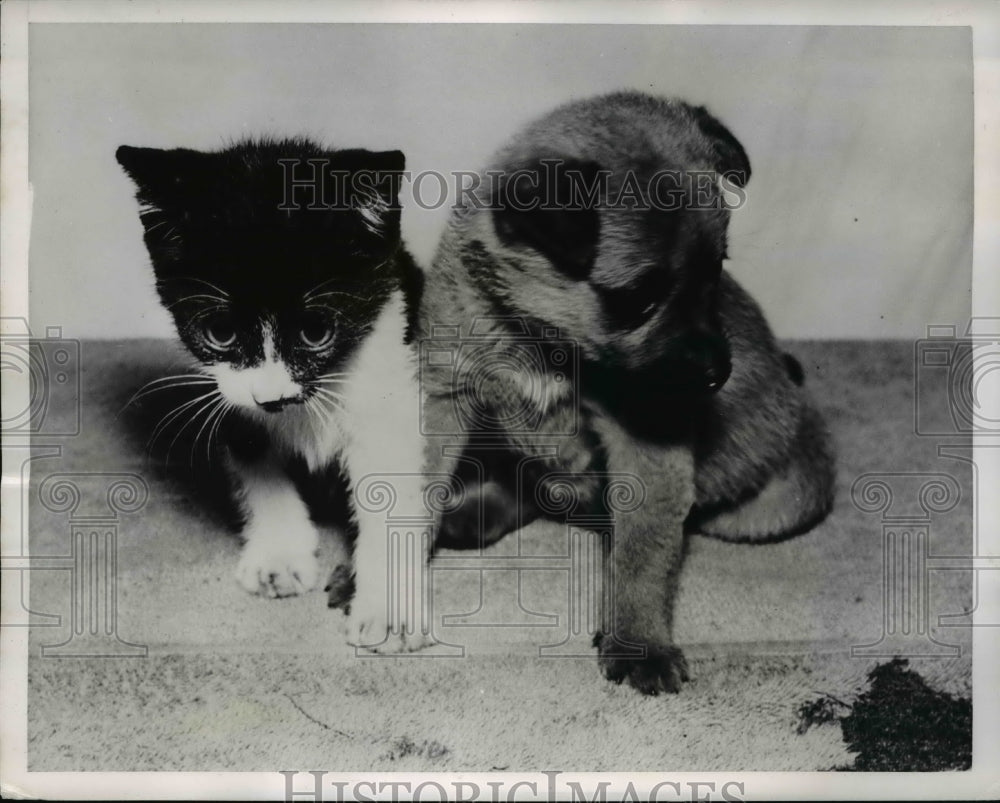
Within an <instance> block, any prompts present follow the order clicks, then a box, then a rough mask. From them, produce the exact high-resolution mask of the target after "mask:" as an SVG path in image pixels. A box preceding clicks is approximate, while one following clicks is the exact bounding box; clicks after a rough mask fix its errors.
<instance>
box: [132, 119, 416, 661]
mask: <svg viewBox="0 0 1000 803" xmlns="http://www.w3.org/2000/svg"><path fill="white" fill-rule="evenodd" d="M116 157H117V159H118V162H119V164H121V166H122V167H123V168H124V169H125V171H126V172H127V173H128V175H129V176H130V177H131V178H132V180H133V181H134V182H135V184H136V185H137V187H138V192H137V193H136V198H137V199H138V201H139V202H140V203H141V204H142V211H141V213H140V218H141V220H142V224H143V226H144V228H145V243H146V247H147V249H148V251H149V255H150V258H151V261H152V265H153V270H154V272H155V275H156V289H157V291H158V293H159V296H160V299H161V300H162V302H163V304H164V305H165V307H166V308H167V310H169V312H170V314H171V315H172V316H173V319H174V322H175V324H176V327H177V332H178V334H179V336H180V338H181V340H182V341H183V343H184V345H185V346H186V347H187V349H188V350H189V351H190V352H191V354H192V355H193V356H194V357H195V359H196V360H197V363H198V365H197V367H196V371H197V375H196V377H195V378H194V380H193V381H194V382H201V383H203V384H204V385H205V393H204V395H203V396H201V399H203V402H202V404H201V405H200V406H199V405H194V406H193V407H192V409H194V410H196V411H197V414H200V415H203V416H204V420H203V421H202V422H201V423H200V425H201V426H203V427H208V428H209V433H210V435H211V434H212V433H215V432H217V433H218V435H219V436H220V437H221V438H222V440H223V442H224V443H225V445H226V447H227V448H226V450H225V451H226V453H227V455H228V458H227V459H228V462H229V464H230V468H231V471H232V472H233V474H234V476H235V478H236V480H237V483H238V485H239V487H240V491H241V499H242V507H243V511H244V514H245V524H244V528H243V535H244V537H245V541H246V543H245V546H244V548H243V553H242V556H241V558H240V562H239V565H238V568H237V572H236V577H237V580H238V581H239V583H240V585H241V586H243V588H245V589H246V590H247V591H250V592H252V593H256V594H263V595H266V596H271V597H282V596H289V595H294V594H299V593H303V592H306V591H309V590H310V589H312V588H314V587H315V586H316V585H317V583H318V580H319V566H318V561H317V557H316V555H317V549H318V546H319V541H318V534H317V530H316V527H315V525H314V524H313V522H312V521H311V520H310V516H309V509H308V508H307V506H306V503H305V502H304V501H303V499H302V498H301V496H300V494H299V492H298V491H297V489H296V486H295V484H294V483H293V481H292V479H291V477H290V476H289V474H288V472H287V468H288V466H289V464H290V463H291V462H293V461H298V462H299V463H301V462H303V461H304V463H305V465H306V466H307V468H308V470H309V472H311V473H312V474H313V475H315V476H322V475H323V474H325V473H327V472H328V470H329V469H330V467H331V466H332V465H335V464H339V466H340V468H341V471H342V472H343V473H344V475H345V477H346V479H347V483H348V486H349V487H350V488H353V486H354V485H355V484H356V483H357V482H358V481H360V480H361V479H362V478H364V477H365V476H368V475H372V474H382V475H385V474H393V475H395V476H396V477H397V478H398V479H397V480H396V481H395V482H394V485H395V491H396V494H397V497H398V498H399V499H400V502H401V503H402V505H403V506H404V507H406V506H408V507H410V508H411V509H413V510H420V509H422V507H421V495H422V493H423V490H424V489H423V483H422V471H423V442H422V440H421V438H420V427H419V401H418V398H419V397H418V388H417V380H416V357H415V350H414V347H413V345H412V344H411V342H410V331H409V330H410V323H411V319H412V316H413V314H414V308H415V305H416V303H417V298H416V296H417V295H419V286H420V273H419V270H418V268H417V267H416V265H415V264H414V262H413V260H412V259H411V257H410V255H409V254H408V253H407V252H406V250H405V249H404V248H403V247H402V245H401V242H400V209H399V204H398V185H399V180H400V177H401V175H402V170H403V167H404V158H403V155H402V154H401V153H399V152H398V151H390V152H385V153H373V152H369V151H364V150H341V151H328V150H324V149H322V148H320V147H318V146H316V145H315V144H313V143H311V142H309V141H307V140H301V139H293V140H284V141H270V140H267V141H249V140H248V141H242V142H239V143H237V144H235V145H233V146H231V147H228V148H226V149H224V150H220V151H217V152H211V153H203V152H199V151H193V150H187V149H175V150H158V149H152V148H133V147H128V146H122V147H120V148H119V149H118V151H117V153H116ZM198 377H204V378H203V379H201V378H198ZM196 425H197V424H196ZM353 512H354V517H355V522H354V524H356V526H357V539H356V542H355V545H354V556H353V559H354V580H355V582H354V584H355V589H356V592H355V596H354V599H353V601H352V603H351V612H350V618H349V625H348V640H349V641H350V642H351V643H352V644H356V645H363V646H376V645H381V647H380V649H383V650H385V649H388V650H395V649H414V648H416V647H419V646H421V645H422V644H423V643H425V642H426V641H427V640H429V636H427V634H426V633H425V632H424V631H425V630H426V627H425V626H424V624H423V623H422V622H413V621H404V622H400V621H398V617H399V614H398V613H397V614H396V619H397V620H396V621H390V618H389V612H388V610H387V603H386V600H387V599H388V592H389V589H388V588H387V583H388V567H387V554H386V523H385V520H384V518H382V517H381V516H379V515H376V514H373V513H370V512H366V511H364V510H362V509H360V508H358V507H357V506H355V509H354V511H353ZM418 598H419V597H418ZM402 615H403V617H404V618H405V617H407V616H410V617H412V616H413V615H414V614H410V613H406V614H402ZM392 631H396V632H392Z"/></svg>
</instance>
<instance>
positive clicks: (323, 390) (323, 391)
mask: <svg viewBox="0 0 1000 803" xmlns="http://www.w3.org/2000/svg"><path fill="white" fill-rule="evenodd" d="M315 390H316V393H317V394H319V395H321V396H326V397H327V398H329V399H336V400H337V401H339V402H343V401H347V397H346V396H345V395H344V394H343V393H338V392H337V391H335V390H330V388H327V387H323V386H322V385H316V387H315Z"/></svg>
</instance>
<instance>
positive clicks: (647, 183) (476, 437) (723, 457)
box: [418, 92, 834, 694]
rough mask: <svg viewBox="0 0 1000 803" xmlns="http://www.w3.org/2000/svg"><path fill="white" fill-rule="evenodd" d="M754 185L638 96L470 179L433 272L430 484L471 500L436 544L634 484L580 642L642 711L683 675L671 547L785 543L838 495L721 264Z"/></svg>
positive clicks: (524, 142)
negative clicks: (611, 483)
mask: <svg viewBox="0 0 1000 803" xmlns="http://www.w3.org/2000/svg"><path fill="white" fill-rule="evenodd" d="M749 177H750V164H749V160H748V159H747V156H746V153H745V152H744V149H743V147H742V146H741V145H740V143H739V142H738V141H737V140H736V138H735V137H734V136H733V135H732V134H731V133H730V132H729V131H728V130H727V129H726V128H725V127H724V126H723V125H722V124H721V123H720V122H719V121H718V120H716V119H715V118H714V117H712V116H711V115H710V114H709V113H708V112H707V111H706V110H705V109H704V108H700V107H694V106H690V105H688V104H686V103H683V102H680V101H675V100H662V99H659V98H654V97H650V96H647V95H643V94H639V93H634V92H621V93H616V94H611V95H606V96H602V97H597V98H594V99H590V100H583V101H577V102H572V103H569V104H567V105H565V106H563V107H561V108H558V109H556V110H555V111H553V112H552V113H550V114H548V115H547V116H545V117H543V118H541V119H540V120H538V121H536V122H535V123H533V124H531V125H529V126H528V127H527V128H526V129H525V130H524V131H522V132H521V133H520V134H519V135H517V136H516V137H514V139H513V140H512V141H511V143H510V144H509V145H508V146H507V147H506V148H504V149H503V150H501V151H500V152H499V154H498V155H497V156H496V158H495V159H494V160H493V162H492V163H491V165H490V168H489V169H488V170H484V171H483V172H482V173H481V174H480V181H479V184H478V185H477V186H475V187H473V188H471V189H470V190H469V191H468V192H466V193H465V194H464V195H463V198H462V199H461V205H460V208H459V209H458V210H457V211H456V213H455V214H454V215H453V217H452V219H451V221H450V224H449V226H448V228H447V230H446V232H445V234H444V236H443V239H442V241H441V243H440V246H439V250H438V252H437V255H436V257H435V259H434V263H433V266H432V268H431V270H430V271H429V272H428V274H427V277H426V287H425V292H424V295H423V300H422V303H421V309H420V315H419V323H418V326H419V329H420V331H419V337H420V338H421V339H422V340H423V341H424V346H425V349H424V354H425V358H424V359H423V361H422V363H421V372H422V373H421V378H422V391H423V394H424V412H423V415H424V419H423V427H424V431H425V432H427V433H438V437H437V442H436V445H435V447H434V448H433V449H432V452H431V453H432V461H433V463H432V470H433V471H435V472H437V471H450V472H453V474H454V476H455V478H456V484H459V485H461V487H462V489H463V491H464V501H463V502H462V503H461V504H460V505H458V506H457V507H456V508H455V509H453V510H452V511H451V512H450V513H448V514H447V515H445V516H444V518H443V519H442V521H441V523H440V527H439V536H438V544H439V545H446V546H451V547H460V546H481V545H483V544H487V543H490V542H492V541H494V540H496V539H498V538H500V537H502V536H503V535H504V534H506V533H508V532H510V531H512V530H514V529H516V528H518V527H521V526H523V525H524V524H526V523H528V522H529V521H531V520H532V519H533V518H535V517H538V516H549V517H555V518H559V516H558V515H557V514H554V513H553V512H552V511H553V507H552V506H551V505H547V504H545V500H546V499H547V498H551V497H552V496H553V495H558V494H561V493H564V492H565V488H566V482H567V478H569V481H570V482H571V484H572V485H573V487H574V490H575V493H576V496H577V499H576V505H575V508H574V509H575V510H576V511H577V512H579V511H581V510H594V511H601V510H603V509H604V502H603V500H604V497H605V493H606V492H607V490H608V488H607V485H608V481H607V479H606V478H607V477H609V476H611V475H622V474H628V475H634V476H636V477H638V478H639V479H640V480H641V482H642V484H643V485H644V486H645V499H644V501H643V503H642V504H641V505H640V506H639V507H638V509H636V510H635V511H634V512H631V513H628V514H625V515H620V514H616V519H615V532H614V537H613V543H611V544H608V545H607V550H608V554H607V558H608V561H609V562H608V565H609V566H610V570H609V578H608V581H609V582H611V583H612V584H613V585H612V587H613V589H614V592H613V593H614V603H613V609H612V610H611V611H610V613H609V614H608V615H607V618H606V619H605V622H606V624H605V626H604V628H603V629H602V630H601V632H598V633H596V634H595V636H594V643H595V645H596V647H597V652H598V659H599V664H600V666H601V669H602V670H603V672H604V674H605V675H606V677H608V678H609V679H611V680H613V681H616V682H619V683H621V682H622V681H627V682H628V683H629V684H631V685H632V686H634V687H635V688H636V689H638V690H639V691H641V692H644V693H648V694H655V693H657V692H660V691H667V692H675V691H677V690H678V689H679V687H680V685H681V683H682V681H684V680H686V679H687V677H688V671H687V667H686V663H685V660H684V656H683V654H682V653H681V651H680V650H679V649H678V648H677V647H676V646H675V645H674V643H673V637H672V607H673V600H674V596H675V593H676V588H677V578H678V572H679V571H680V568H681V563H682V560H683V554H684V543H685V538H684V537H685V533H687V532H692V531H697V532H701V533H705V534H709V535H714V536H719V537H722V538H726V539H731V540H737V541H761V540H769V539H778V538H783V537H787V536H790V535H792V534H795V533H799V532H802V531H803V530H805V529H808V528H809V527H811V526H812V525H814V524H815V523H816V522H818V521H819V520H820V519H822V518H823V517H824V516H825V515H826V513H827V511H828V510H829V509H830V506H831V502H832V488H833V476H834V474H833V458H832V453H831V448H830V444H829V439H828V436H827V434H826V431H825V428H824V425H823V422H822V420H821V417H820V415H819V414H818V412H817V411H816V410H815V408H814V407H813V406H812V404H811V403H810V401H809V400H808V398H807V396H806V394H805V392H804V391H803V389H802V388H801V387H800V386H799V384H800V381H801V369H800V368H799V367H798V365H797V363H795V361H794V359H793V358H790V357H788V356H787V355H784V354H783V353H782V352H781V351H780V349H779V348H778V347H777V345H776V344H775V341H774V338H773V336H772V334H771V331H770V329H769V328H768V325H767V323H766V321H765V319H764V317H763V315H762V314H761V311H760V309H759V308H758V306H757V305H756V304H755V303H754V301H753V300H752V299H751V298H750V297H749V296H748V295H747V293H746V292H745V291H744V290H743V289H742V288H741V287H740V286H739V285H738V284H737V283H736V281H735V280H734V279H733V278H732V277H731V276H730V275H729V274H728V273H727V272H726V271H725V270H724V269H723V262H724V261H725V260H726V258H727V256H726V232H727V226H728V219H729V209H730V207H731V206H733V205H734V204H735V203H738V202H739V200H740V199H741V193H742V188H743V187H744V185H745V183H746V181H747V180H748V179H749ZM567 343H569V344H570V346H571V347H572V348H571V349H569V350H570V351H572V352H573V354H572V359H568V360H567V359H566V352H567ZM428 344H433V346H434V347H433V348H427V345H428ZM526 344H530V348H529V347H528V345H526ZM463 349H464V350H465V351H464V353H465V356H466V359H462V360H457V361H456V360H451V361H448V360H440V359H438V360H435V359H433V357H432V356H431V355H432V354H434V353H438V354H440V353H453V354H460V353H462V350H463ZM560 354H561V355H562V356H561V357H560V356H559V355H560ZM526 355H528V357H527V358H526ZM564 509H565V508H564Z"/></svg>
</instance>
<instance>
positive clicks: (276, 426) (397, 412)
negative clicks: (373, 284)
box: [264, 291, 420, 485]
mask: <svg viewBox="0 0 1000 803" xmlns="http://www.w3.org/2000/svg"><path fill="white" fill-rule="evenodd" d="M405 331H406V313H405V305H404V302H403V297H402V293H400V292H398V291H397V292H396V293H394V294H393V296H392V298H391V299H390V301H389V302H388V303H387V304H386V305H385V307H384V308H383V310H382V312H381V313H380V314H379V317H378V319H377V320H376V322H375V326H374V327H373V328H372V331H371V333H370V334H369V335H368V337H367V338H366V339H365V342H364V343H363V344H362V345H361V347H360V348H359V349H358V351H357V352H356V353H355V354H354V356H353V357H352V359H351V361H350V363H349V364H348V365H347V366H346V370H345V372H344V373H345V374H346V377H345V381H344V382H343V384H342V385H340V386H338V400H337V402H336V403H333V402H331V401H330V400H329V399H326V400H323V399H322V398H316V399H313V400H310V401H307V402H306V403H304V404H301V405H296V406H295V407H289V408H286V409H285V410H283V411H282V412H281V413H278V414H275V415H267V417H266V418H265V419H264V420H265V423H266V425H267V427H268V430H269V432H270V434H271V437H272V439H273V440H274V442H275V444H276V445H278V446H279V447H280V448H281V449H282V450H283V451H285V452H288V453H294V454H298V455H300V456H301V457H303V458H304V459H305V461H306V463H307V465H308V466H309V469H310V470H311V471H316V470H318V469H321V468H325V467H326V466H328V465H330V464H331V463H332V462H333V461H335V460H337V459H339V458H342V457H347V460H346V462H347V463H348V464H352V463H354V464H358V463H365V464H366V463H367V462H368V461H367V460H358V459H357V458H358V457H359V455H345V452H350V451H351V450H352V449H355V450H356V449H365V450H370V449H372V448H373V447H375V448H377V449H378V451H380V452H381V451H383V450H384V451H385V454H382V455H379V456H378V458H377V462H378V463H379V465H380V467H381V466H382V465H383V464H384V466H385V468H384V469H383V470H386V471H391V470H392V469H393V467H394V466H395V465H396V463H397V461H396V460H395V459H393V457H392V453H393V451H394V450H398V449H400V448H402V444H401V442H400V439H401V436H405V437H403V440H404V441H409V440H411V439H414V438H416V439H417V443H419V404H420V399H419V388H418V385H417V378H416V375H417V369H416V357H415V353H414V350H413V349H412V348H411V347H410V346H407V345H406V344H405V343H404V336H405ZM265 415H266V414H265ZM366 457H368V458H369V459H371V458H375V457H376V456H375V455H368V456H366ZM407 457H409V456H407ZM352 458H353V459H352ZM401 462H402V463H403V464H404V465H409V464H410V461H407V460H403V461H401ZM417 463H418V464H419V458H418V460H417ZM358 479H360V478H359V477H351V478H350V480H351V484H352V485H353V484H354V483H355V482H356V481H357V480H358Z"/></svg>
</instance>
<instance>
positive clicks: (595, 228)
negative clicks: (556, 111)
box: [492, 159, 607, 280]
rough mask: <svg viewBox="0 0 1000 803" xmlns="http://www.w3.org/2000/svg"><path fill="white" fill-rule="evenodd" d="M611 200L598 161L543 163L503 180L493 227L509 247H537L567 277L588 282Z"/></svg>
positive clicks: (513, 172) (496, 194) (495, 201)
mask: <svg viewBox="0 0 1000 803" xmlns="http://www.w3.org/2000/svg"><path fill="white" fill-rule="evenodd" d="M606 195H607V175H606V173H605V172H604V171H602V170H601V169H600V167H599V166H598V165H597V164H595V163H594V162H589V161H582V160H565V159H541V160H539V161H538V162H535V163H533V164H531V165H528V166H526V167H524V168H521V169H519V170H511V171H508V172H507V173H505V174H504V175H503V176H501V177H500V179H499V181H498V183H497V185H496V187H495V191H494V193H493V204H492V209H493V226H494V228H495V229H496V233H497V236H498V237H499V238H500V240H501V241H502V242H503V243H505V244H506V245H510V246H528V247H530V248H534V249H535V250H536V251H538V252H539V253H541V254H542V255H543V256H545V257H546V258H547V259H548V260H549V261H550V262H551V263H552V264H553V265H554V266H555V268H556V269H557V270H558V271H560V272H561V273H564V274H565V275H567V276H569V277H570V278H573V279H576V280H583V279H586V278H587V276H588V275H589V274H590V270H591V268H592V267H593V266H594V258H595V257H596V254H597V243H598V240H599V239H600V227H601V218H600V214H599V213H598V206H599V204H600V203H601V202H602V201H603V200H604V198H605V197H606Z"/></svg>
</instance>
